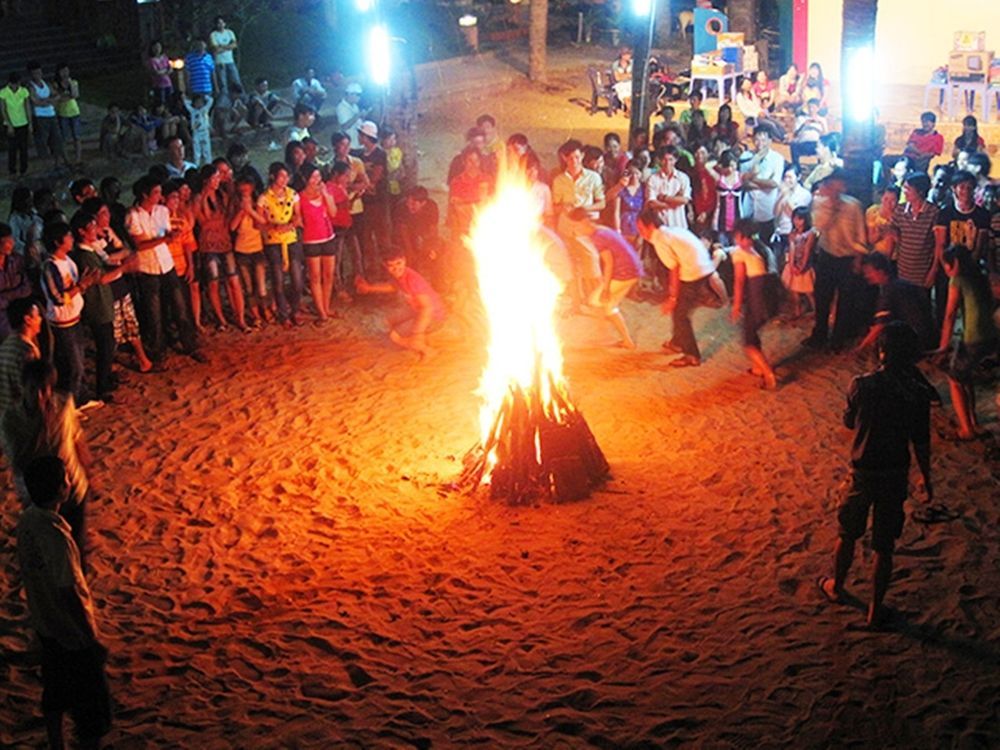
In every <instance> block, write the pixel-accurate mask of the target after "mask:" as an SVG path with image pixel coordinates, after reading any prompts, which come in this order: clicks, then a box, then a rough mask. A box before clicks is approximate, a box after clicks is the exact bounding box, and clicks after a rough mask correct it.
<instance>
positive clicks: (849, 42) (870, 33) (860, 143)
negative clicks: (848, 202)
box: [840, 0, 878, 205]
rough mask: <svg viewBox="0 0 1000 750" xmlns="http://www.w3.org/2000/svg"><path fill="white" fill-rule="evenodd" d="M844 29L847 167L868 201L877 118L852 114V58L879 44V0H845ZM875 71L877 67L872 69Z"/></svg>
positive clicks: (854, 188)
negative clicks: (863, 49) (861, 117)
mask: <svg viewBox="0 0 1000 750" xmlns="http://www.w3.org/2000/svg"><path fill="white" fill-rule="evenodd" d="M843 1H844V9H843V23H844V29H843V33H842V35H841V38H840V111H841V120H842V126H841V127H842V131H843V135H844V145H843V152H844V154H843V155H844V169H845V171H846V172H847V190H848V192H849V193H850V194H851V195H853V196H854V197H855V198H858V199H859V200H860V201H861V202H862V203H864V204H865V205H867V204H868V203H869V202H871V199H872V169H873V165H874V161H875V121H874V117H873V114H872V113H867V115H866V116H865V117H864V118H863V119H858V118H857V117H852V116H851V115H850V97H851V95H852V92H851V91H850V90H849V87H850V86H851V85H852V81H851V80H850V75H849V71H850V68H851V58H852V56H853V54H854V52H855V51H856V50H858V49H862V48H865V47H868V48H869V49H872V50H873V49H874V47H875V18H876V16H877V14H878V0H843ZM872 72H873V74H874V71H872Z"/></svg>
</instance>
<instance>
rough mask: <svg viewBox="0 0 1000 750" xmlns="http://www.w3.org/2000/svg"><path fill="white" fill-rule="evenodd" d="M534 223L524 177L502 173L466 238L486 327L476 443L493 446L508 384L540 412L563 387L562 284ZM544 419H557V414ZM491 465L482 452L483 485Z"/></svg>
mask: <svg viewBox="0 0 1000 750" xmlns="http://www.w3.org/2000/svg"><path fill="white" fill-rule="evenodd" d="M540 223H541V220H540V216H539V211H538V206H537V204H536V201H535V199H534V198H533V197H532V194H531V192H530V190H529V188H528V186H527V184H526V182H525V180H524V178H523V177H522V176H520V175H519V174H516V173H513V172H512V171H502V173H501V176H500V177H499V178H498V183H497V189H496V192H495V194H494V195H493V196H492V198H491V199H490V200H489V202H488V203H487V204H486V205H485V206H484V207H483V208H481V209H480V210H479V212H478V213H477V215H476V217H475V220H474V221H473V224H472V229H471V233H470V237H469V238H468V243H469V246H470V248H471V250H472V254H473V257H474V259H475V262H476V274H477V277H478V282H479V294H480V297H481V299H482V303H483V308H484V310H485V312H486V318H487V321H488V324H489V343H488V345H487V353H488V361H487V363H486V367H485V368H484V370H483V374H482V378H481V379H480V383H479V389H478V391H477V394H478V395H479V397H480V399H481V401H482V405H481V408H480V412H479V424H480V434H481V441H482V444H483V445H490V444H493V443H494V441H491V440H489V438H490V436H491V433H492V432H493V431H494V430H495V429H498V428H499V425H498V424H497V417H498V415H499V413H500V411H501V406H502V405H503V403H504V400H505V399H507V398H509V396H510V393H511V390H512V389H513V388H515V387H516V386H520V387H521V389H522V390H523V391H524V392H525V393H532V394H533V395H534V396H535V397H537V398H539V399H540V402H541V405H542V407H543V409H545V411H546V412H547V413H551V412H555V411H558V410H557V409H554V408H553V399H552V396H553V393H552V389H553V388H557V389H560V390H564V389H565V380H564V377H563V373H562V366H563V358H562V345H561V343H560V341H559V336H558V334H557V333H556V311H557V304H558V299H559V295H560V293H561V292H562V283H561V282H560V281H559V279H558V278H557V277H556V276H555V274H553V272H552V271H551V270H550V269H549V266H548V265H547V264H546V261H545V246H544V244H543V243H542V241H541V240H540V238H539V235H538V231H539V228H540ZM535 391H538V393H535ZM551 416H552V417H553V418H555V419H556V421H561V420H560V417H561V415H560V414H557V413H551ZM536 445H537V436H536ZM495 463H496V456H495V455H490V456H488V457H487V470H486V472H485V474H484V477H483V481H484V482H488V481H489V476H490V473H491V470H492V468H493V466H494V465H495Z"/></svg>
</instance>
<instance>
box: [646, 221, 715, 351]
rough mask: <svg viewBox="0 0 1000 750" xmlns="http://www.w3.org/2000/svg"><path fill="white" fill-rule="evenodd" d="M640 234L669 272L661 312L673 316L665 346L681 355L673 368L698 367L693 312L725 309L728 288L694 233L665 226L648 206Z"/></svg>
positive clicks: (667, 349)
mask: <svg viewBox="0 0 1000 750" xmlns="http://www.w3.org/2000/svg"><path fill="white" fill-rule="evenodd" d="M637 226H638V229H639V235H640V236H641V237H642V238H643V239H644V240H646V242H648V243H650V244H651V245H652V246H653V249H654V250H655V251H656V255H657V256H658V257H659V259H660V261H661V262H662V263H663V265H665V266H666V267H667V270H668V271H669V272H670V281H669V282H668V284H667V290H668V291H667V299H666V300H665V301H664V302H663V305H662V307H661V309H662V310H663V314H664V315H671V316H672V321H673V329H674V333H673V336H672V337H671V339H670V340H669V341H665V342H664V343H663V348H664V349H665V350H666V351H667V352H669V353H670V354H680V355H681V356H680V357H678V358H677V359H675V360H673V361H672V362H671V363H670V365H671V367H697V366H698V365H700V364H701V351H700V350H699V349H698V342H697V340H696V339H695V337H694V327H693V326H692V325H691V312H692V311H693V310H694V309H695V308H696V307H701V306H707V307H722V306H723V305H724V304H725V303H726V288H725V286H724V285H723V283H722V279H720V278H719V274H718V273H717V272H716V263H715V261H714V260H713V258H712V256H711V255H710V254H709V252H708V248H707V247H705V243H703V242H702V241H701V240H700V239H699V238H698V237H697V236H696V235H695V234H694V233H693V232H691V231H690V230H688V229H683V228H680V227H668V226H664V225H663V219H662V217H661V216H660V213H659V211H657V209H656V208H655V207H653V206H647V207H646V208H644V209H643V210H642V213H641V214H639V220H638V222H637Z"/></svg>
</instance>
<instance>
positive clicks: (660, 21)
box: [653, 0, 677, 47]
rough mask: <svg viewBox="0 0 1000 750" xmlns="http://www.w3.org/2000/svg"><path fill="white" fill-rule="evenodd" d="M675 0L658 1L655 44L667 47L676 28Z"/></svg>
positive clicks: (654, 32) (655, 45)
mask: <svg viewBox="0 0 1000 750" xmlns="http://www.w3.org/2000/svg"><path fill="white" fill-rule="evenodd" d="M676 5H677V3H676V2H674V0H659V2H657V3H656V26H655V27H654V29H653V46H654V47H666V46H667V44H668V43H669V41H670V37H671V36H672V35H673V30H674V7H675V6H676Z"/></svg>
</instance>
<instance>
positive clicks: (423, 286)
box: [354, 251, 445, 359]
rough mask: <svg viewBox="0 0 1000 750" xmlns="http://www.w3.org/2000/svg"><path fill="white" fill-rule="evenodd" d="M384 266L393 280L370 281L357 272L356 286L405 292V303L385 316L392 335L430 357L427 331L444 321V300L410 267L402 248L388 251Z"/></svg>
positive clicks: (381, 291)
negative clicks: (383, 281)
mask: <svg viewBox="0 0 1000 750" xmlns="http://www.w3.org/2000/svg"><path fill="white" fill-rule="evenodd" d="M385 270H386V271H388V272H389V276H390V281H388V282H386V283H381V284H371V283H369V282H367V281H365V279H364V277H362V276H358V277H356V278H355V280H354V285H355V288H356V289H357V291H358V293H359V294H396V293H397V292H398V293H400V294H402V296H403V301H404V302H405V303H406V304H405V305H401V306H399V307H398V308H396V309H395V310H393V311H392V312H390V313H389V315H388V316H387V317H386V321H387V323H388V324H389V339H390V340H391V341H392V342H393V343H394V344H396V345H398V346H401V347H403V348H405V349H412V350H413V351H415V352H417V353H418V354H419V355H420V358H421V359H424V358H426V357H429V356H430V355H431V354H433V353H434V350H433V349H431V347H430V346H429V345H428V344H427V334H428V333H431V332H432V331H435V330H437V329H438V328H440V327H441V324H442V323H443V322H444V319H445V309H444V303H443V302H442V301H441V298H440V297H439V296H438V293H437V292H435V291H434V287H432V286H431V285H430V283H429V282H428V281H427V279H425V278H424V277H423V276H421V275H420V274H419V273H417V272H416V271H414V270H413V269H412V268H408V267H407V265H406V256H405V255H403V254H402V253H400V252H399V251H396V252H390V253H389V254H388V257H386V259H385Z"/></svg>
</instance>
